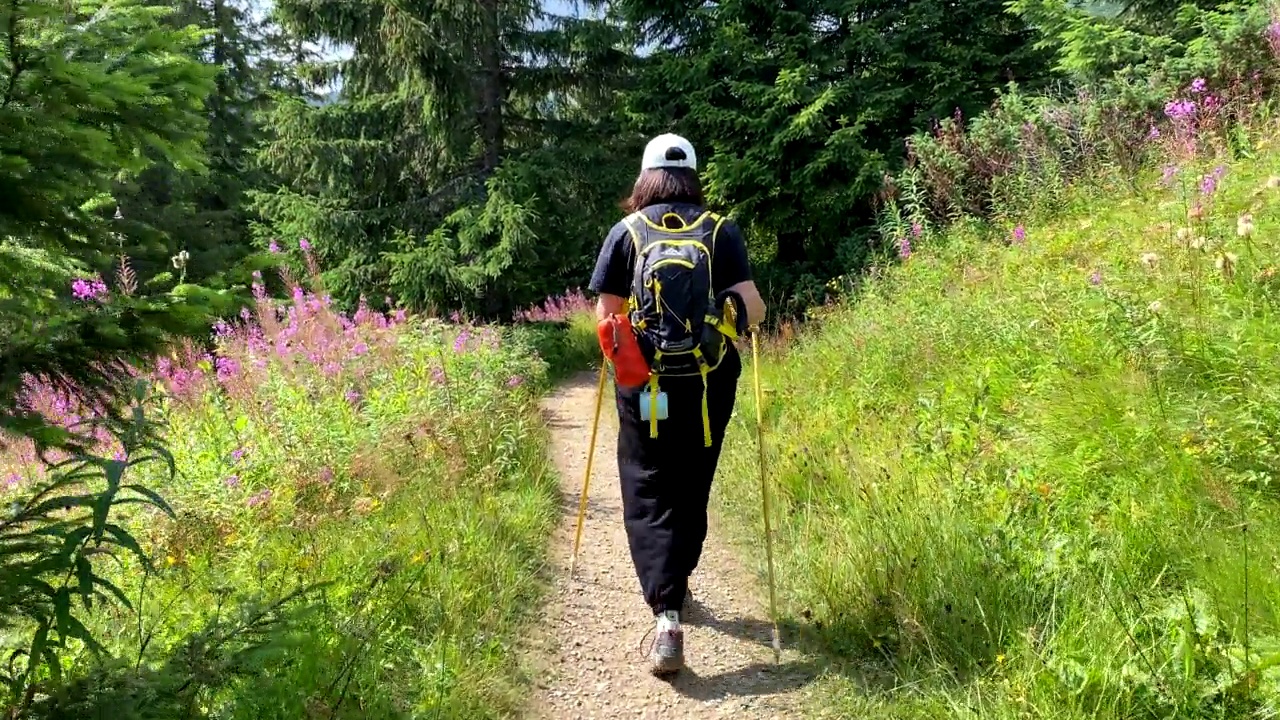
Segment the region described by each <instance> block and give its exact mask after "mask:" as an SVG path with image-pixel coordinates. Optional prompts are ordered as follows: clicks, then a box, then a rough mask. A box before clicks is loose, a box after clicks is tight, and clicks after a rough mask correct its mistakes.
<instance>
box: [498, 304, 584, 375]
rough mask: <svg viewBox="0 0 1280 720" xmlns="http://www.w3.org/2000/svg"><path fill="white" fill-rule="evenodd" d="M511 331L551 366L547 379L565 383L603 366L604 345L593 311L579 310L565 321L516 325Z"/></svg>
mask: <svg viewBox="0 0 1280 720" xmlns="http://www.w3.org/2000/svg"><path fill="white" fill-rule="evenodd" d="M511 332H512V333H513V334H514V336H515V337H516V338H517V339H518V340H519V341H521V342H523V343H524V344H525V345H526V346H528V347H529V348H530V349H531V350H532V351H533V352H536V353H537V355H538V357H540V358H542V359H543V360H544V361H545V362H546V363H547V368H548V370H547V380H548V381H549V382H556V381H559V380H563V379H565V378H566V377H569V376H570V375H573V374H574V373H575V372H579V371H582V370H589V369H591V368H593V367H595V368H598V367H600V360H601V356H600V344H599V341H598V340H597V338H596V319H595V315H594V314H592V312H591V310H589V309H584V310H578V311H575V312H573V313H571V314H569V315H568V317H567V318H565V319H564V320H559V321H555V322H550V321H544V322H531V323H524V324H519V325H515V326H513V327H512V330H511Z"/></svg>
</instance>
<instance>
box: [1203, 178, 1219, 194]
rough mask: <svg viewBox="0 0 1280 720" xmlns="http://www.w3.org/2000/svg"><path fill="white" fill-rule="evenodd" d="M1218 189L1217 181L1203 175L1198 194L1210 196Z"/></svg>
mask: <svg viewBox="0 0 1280 720" xmlns="http://www.w3.org/2000/svg"><path fill="white" fill-rule="evenodd" d="M1217 189H1218V179H1217V178H1216V177H1214V176H1213V175H1205V176H1204V178H1203V179H1201V180H1200V193H1201V194H1202V195H1212V194H1213V193H1214V191H1215V190H1217Z"/></svg>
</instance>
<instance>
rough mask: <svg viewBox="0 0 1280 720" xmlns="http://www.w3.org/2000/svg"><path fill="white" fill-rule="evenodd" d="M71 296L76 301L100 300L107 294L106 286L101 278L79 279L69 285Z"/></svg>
mask: <svg viewBox="0 0 1280 720" xmlns="http://www.w3.org/2000/svg"><path fill="white" fill-rule="evenodd" d="M71 294H72V296H74V297H75V299H77V300H102V298H103V297H105V296H106V294H107V286H106V284H105V283H103V282H102V279H101V278H96V277H94V278H89V279H88V280H85V279H83V278H79V279H76V280H74V281H73V282H72V283H71Z"/></svg>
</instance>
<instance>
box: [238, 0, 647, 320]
mask: <svg viewBox="0 0 1280 720" xmlns="http://www.w3.org/2000/svg"><path fill="white" fill-rule="evenodd" d="M278 10H279V11H280V13H281V16H282V17H283V18H284V20H285V23H286V25H287V26H288V27H289V29H290V30H291V31H293V32H294V33H296V34H297V35H298V36H299V37H302V38H305V39H307V40H311V41H317V42H320V41H328V42H333V43H341V44H345V45H348V46H350V47H351V48H352V53H353V54H352V57H351V58H350V59H349V60H344V61H340V62H335V63H333V64H332V65H331V66H330V68H329V72H328V73H327V74H328V75H329V76H331V77H336V78H340V81H341V93H340V95H339V97H338V101H337V102H335V103H331V104H327V105H324V106H321V107H314V106H312V105H310V104H308V103H305V102H301V101H295V102H291V103H285V104H282V105H281V106H280V107H278V108H277V110H276V111H275V114H274V118H273V123H272V126H273V127H272V130H273V133H274V139H273V141H272V142H271V143H270V144H269V145H268V146H267V147H266V148H265V149H264V151H263V152H262V154H261V159H262V160H263V162H264V164H265V166H266V167H267V168H268V169H269V170H271V171H272V172H273V173H275V174H276V175H278V176H279V177H280V178H281V180H282V182H281V184H280V185H279V186H278V187H276V188H275V189H273V190H272V191H271V192H269V193H261V194H259V195H258V196H257V207H258V209H259V210H260V211H261V212H262V214H263V215H264V216H265V217H266V218H267V219H268V220H269V221H270V222H271V226H272V230H273V231H274V233H275V234H276V236H277V237H279V238H282V239H286V240H288V241H289V242H290V243H291V244H292V243H296V242H297V240H298V239H299V238H303V237H305V238H308V239H309V240H310V242H311V243H312V245H313V247H315V249H316V253H317V254H318V256H319V258H320V260H321V263H322V265H323V266H324V267H326V268H327V272H326V275H325V279H326V283H327V289H328V290H329V291H330V292H331V293H332V294H333V295H334V296H335V297H337V298H339V299H341V300H345V301H347V302H353V301H354V300H355V299H356V298H357V297H359V296H360V295H361V294H365V295H368V296H369V298H370V300H372V301H374V302H380V301H381V299H382V297H383V296H384V295H390V296H392V297H393V298H394V299H396V300H398V301H401V302H403V303H405V304H408V305H411V306H414V307H418V308H431V307H434V308H440V309H445V308H465V309H468V310H471V311H474V312H477V313H481V314H486V315H501V314H504V313H507V312H510V311H511V310H512V309H513V308H514V307H516V306H519V305H521V304H525V303H528V302H532V301H534V300H538V299H541V297H542V296H544V295H545V294H546V293H547V292H551V291H557V290H561V289H564V286H565V285H567V284H570V283H574V282H576V283H580V282H581V280H582V274H583V273H584V272H585V271H584V267H585V266H586V265H587V263H588V259H587V258H588V256H590V255H593V254H594V249H593V248H594V246H595V245H597V244H598V243H599V241H600V237H601V234H602V233H603V231H604V230H605V229H606V228H607V227H608V225H609V224H610V223H611V222H613V221H614V220H615V219H616V218H615V217H614V216H615V215H616V212H615V211H614V209H613V207H612V202H613V201H614V200H616V198H617V195H618V193H619V192H620V191H621V189H622V187H623V184H624V183H625V171H621V168H622V167H623V165H622V162H623V161H622V156H621V155H620V154H619V153H616V152H613V151H612V149H613V147H614V145H615V144H616V141H615V139H616V137H617V129H618V128H617V122H616V120H613V119H612V118H611V117H610V116H612V115H613V114H614V113H613V110H614V109H615V108H616V99H617V98H616V95H615V94H614V93H613V92H612V90H613V88H614V87H616V85H617V83H618V82H620V81H621V77H622V75H621V72H622V70H623V68H624V67H625V63H626V62H627V60H628V58H629V53H628V52H627V51H626V49H625V48H623V47H622V46H621V36H620V29H619V28H618V27H617V25H616V24H614V23H610V22H608V21H606V20H604V19H591V18H579V17H575V16H570V15H565V14H559V13H554V12H551V11H549V10H547V9H546V8H544V7H543V3H541V2H535V1H533V0H480V1H479V2H475V1H472V0H466V1H463V0H417V1H416V2H408V3H405V2H394V3H393V2H389V1H384V0H371V1H370V2H365V3H358V4H357V3H351V4H346V3H343V4H339V3H334V4H315V3H310V2H304V1H303V0H282V1H281V2H280V3H279V5H278ZM601 120H603V122H601Z"/></svg>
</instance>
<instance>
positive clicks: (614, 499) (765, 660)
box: [529, 373, 814, 720]
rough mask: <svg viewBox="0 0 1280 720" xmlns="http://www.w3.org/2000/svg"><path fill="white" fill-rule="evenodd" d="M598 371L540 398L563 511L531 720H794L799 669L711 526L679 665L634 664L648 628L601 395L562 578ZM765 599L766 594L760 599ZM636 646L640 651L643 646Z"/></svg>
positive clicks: (806, 666)
mask: <svg viewBox="0 0 1280 720" xmlns="http://www.w3.org/2000/svg"><path fill="white" fill-rule="evenodd" d="M596 381H597V375H596V374H595V373H584V374H582V375H579V376H577V377H575V378H574V379H573V380H571V381H570V382H567V383H565V384H564V385H562V386H561V387H560V388H559V389H558V390H557V391H556V392H555V393H554V394H553V395H552V396H551V397H549V398H548V399H547V400H546V401H544V411H545V414H546V418H547V423H548V425H549V427H550V430H551V434H552V452H553V453H554V459H555V463H556V466H557V468H558V470H559V472H560V476H561V494H562V498H563V515H562V518H561V522H560V526H559V528H558V530H557V533H556V537H555V539H554V541H553V547H552V562H553V567H554V570H555V572H556V588H555V591H554V592H553V593H551V594H550V596H549V597H548V600H547V605H546V607H545V608H544V609H543V617H544V618H545V619H544V621H543V622H541V623H539V629H538V630H537V632H536V635H535V637H534V638H532V650H533V652H534V653H535V654H536V656H537V657H536V658H535V659H534V660H533V663H532V664H533V665H534V672H535V673H536V685H537V690H536V696H535V697H534V698H531V702H530V713H529V716H530V717H536V718H554V719H555V720H577V719H582V720H586V719H588V718H601V719H605V718H607V719H609V720H616V719H617V718H663V719H666V718H721V717H735V718H748V719H751V718H801V717H805V716H806V713H804V712H802V711H801V710H800V707H801V695H802V693H803V692H804V687H805V686H806V685H807V684H808V683H809V682H810V681H811V680H812V679H813V674H814V670H813V669H812V665H811V664H810V663H806V662H803V661H802V659H801V658H799V657H797V656H794V655H793V654H792V652H790V651H788V650H787V648H786V644H787V638H785V637H784V638H783V644H784V652H783V656H782V663H781V665H778V664H775V662H774V658H773V650H772V649H771V648H770V646H769V638H770V625H769V622H768V604H767V597H766V598H765V599H764V601H763V602H762V601H761V599H760V597H759V595H764V594H765V593H763V592H762V593H757V585H756V582H755V580H754V578H752V577H751V576H750V575H749V574H748V573H746V572H745V571H744V570H743V568H742V567H741V566H740V565H739V564H738V563H737V561H736V560H735V553H734V550H733V548H731V547H729V546H728V545H727V544H726V540H725V539H724V538H723V537H721V535H720V534H719V533H718V532H717V529H716V527H715V523H714V519H713V523H712V527H711V532H710V535H709V537H708V538H707V543H706V550H705V551H704V553H703V556H702V560H701V562H700V563H699V565H698V570H697V571H696V572H695V573H694V575H693V578H692V579H691V581H690V585H691V586H692V590H693V597H694V601H693V603H692V604H691V605H692V606H691V608H690V613H689V617H687V618H685V620H684V626H685V662H686V665H687V667H686V668H685V670H684V671H682V672H681V673H680V675H679V676H677V677H676V678H675V679H674V680H671V681H664V680H659V679H657V678H654V677H652V676H651V675H649V674H648V672H647V670H646V667H645V664H644V662H643V658H644V651H645V650H647V649H648V648H647V642H648V640H649V638H646V637H645V634H646V632H648V631H649V630H650V629H651V628H652V626H653V620H652V616H651V614H650V612H649V609H648V607H647V606H646V605H645V604H644V599H643V598H642V597H641V594H640V585H639V582H638V581H637V579H636V576H635V571H634V570H633V568H632V565H631V557H630V554H629V552H628V550H627V536H626V531H625V530H624V528H623V525H622V503H621V498H620V495H619V489H618V472H617V456H616V454H615V450H614V448H615V440H616V437H617V412H616V410H615V409H614V405H613V393H612V389H611V388H607V389H606V395H605V398H604V405H603V407H602V409H601V413H600V432H599V436H598V439H597V445H596V454H595V461H594V469H593V471H592V479H591V489H590V493H589V498H590V500H589V503H588V508H587V519H586V522H585V524H584V527H583V534H582V546H581V549H580V551H579V556H578V566H577V573H576V576H575V577H574V578H573V579H570V578H569V576H568V571H569V559H570V555H571V554H572V551H573V532H574V525H575V522H576V519H577V510H578V497H579V493H580V492H581V488H582V475H583V472H584V471H585V469H586V467H585V466H586V462H587V447H588V445H589V444H590V441H591V419H592V413H593V411H594V408H595V404H594V403H595V391H596ZM766 592H767V591H766ZM642 642H644V643H645V645H642Z"/></svg>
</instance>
